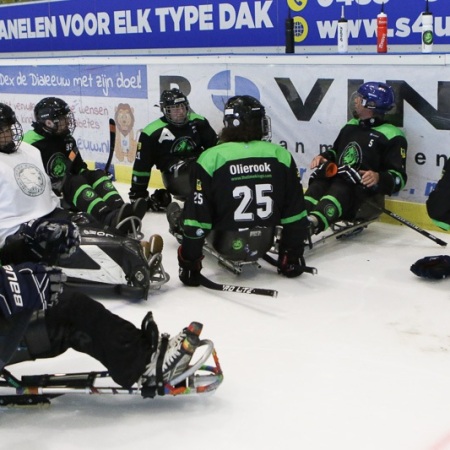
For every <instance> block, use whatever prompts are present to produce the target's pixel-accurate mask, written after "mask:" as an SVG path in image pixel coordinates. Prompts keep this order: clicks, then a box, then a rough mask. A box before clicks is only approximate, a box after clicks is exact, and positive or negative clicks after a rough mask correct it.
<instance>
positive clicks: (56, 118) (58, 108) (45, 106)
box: [34, 97, 76, 135]
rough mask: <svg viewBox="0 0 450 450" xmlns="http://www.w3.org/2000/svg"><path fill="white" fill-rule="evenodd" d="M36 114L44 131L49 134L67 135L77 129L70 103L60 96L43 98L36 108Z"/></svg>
mask: <svg viewBox="0 0 450 450" xmlns="http://www.w3.org/2000/svg"><path fill="white" fill-rule="evenodd" d="M34 115H35V119H36V122H37V123H38V124H39V125H40V126H41V127H42V129H43V131H45V132H47V133H49V134H52V135H67V134H73V132H74V131H75V128H76V122H75V116H74V114H73V112H72V111H71V110H70V107H69V105H68V104H67V103H66V102H65V101H63V100H61V99H59V98H56V97H49V98H45V99H43V100H41V101H40V102H39V103H38V104H37V105H36V106H35V108H34Z"/></svg>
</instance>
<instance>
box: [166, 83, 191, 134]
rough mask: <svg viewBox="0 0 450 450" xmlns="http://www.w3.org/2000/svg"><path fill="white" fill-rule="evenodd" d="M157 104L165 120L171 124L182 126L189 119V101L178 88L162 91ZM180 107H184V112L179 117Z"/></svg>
mask: <svg viewBox="0 0 450 450" xmlns="http://www.w3.org/2000/svg"><path fill="white" fill-rule="evenodd" d="M159 106H160V109H161V112H162V113H163V114H164V117H165V118H166V120H167V122H169V123H171V124H172V125H175V126H182V125H185V124H186V123H187V122H188V121H189V111H190V108H189V101H188V99H187V97H186V96H185V95H184V94H183V93H182V92H181V91H180V90H179V89H176V88H174V89H171V90H166V91H163V93H162V94H161V99H160V101H159ZM182 107H184V114H183V116H181V117H180V115H179V112H180V109H181V108H182Z"/></svg>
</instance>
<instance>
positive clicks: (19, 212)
mask: <svg viewBox="0 0 450 450" xmlns="http://www.w3.org/2000/svg"><path fill="white" fill-rule="evenodd" d="M22 138H23V131H22V126H21V125H20V123H19V122H18V121H17V118H16V115H15V114H14V111H13V110H12V109H11V108H10V107H9V106H8V105H6V104H4V103H0V193H1V196H0V211H1V216H0V248H1V247H3V246H4V244H5V241H6V240H7V238H8V239H10V240H14V241H15V246H14V247H8V248H9V250H8V251H9V253H10V254H11V256H10V257H19V258H22V259H21V261H23V260H24V259H23V258H26V260H28V261H40V260H41V259H42V258H45V259H46V261H48V262H50V263H51V264H54V263H55V262H56V259H55V251H56V252H57V251H58V248H59V246H60V245H68V246H70V247H71V248H72V252H71V254H72V253H73V252H74V251H75V249H76V247H77V245H78V244H79V242H80V236H79V232H78V228H77V226H76V225H74V224H73V223H72V222H70V221H68V220H65V219H67V214H66V213H65V212H64V211H63V210H62V209H61V208H59V199H58V197H57V196H56V195H55V194H54V193H53V191H52V187H51V184H50V180H49V178H48V176H47V174H46V173H45V169H44V166H43V164H42V158H41V155H40V153H39V151H38V150H37V149H36V148H34V147H32V146H31V145H29V144H26V143H24V142H22ZM50 242H51V243H52V244H50ZM67 256H70V255H67Z"/></svg>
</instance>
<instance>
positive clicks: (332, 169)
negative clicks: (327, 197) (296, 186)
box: [309, 161, 338, 180]
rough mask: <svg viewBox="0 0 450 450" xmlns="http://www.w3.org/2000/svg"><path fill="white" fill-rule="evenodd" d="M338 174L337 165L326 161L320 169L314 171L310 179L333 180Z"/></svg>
mask: <svg viewBox="0 0 450 450" xmlns="http://www.w3.org/2000/svg"><path fill="white" fill-rule="evenodd" d="M337 172H338V167H337V165H336V164H335V163H334V162H332V161H326V162H324V163H322V164H321V165H320V166H319V167H317V168H316V169H314V171H313V172H312V173H311V175H310V177H309V179H310V180H315V179H323V178H332V177H334V176H335V175H336V174H337Z"/></svg>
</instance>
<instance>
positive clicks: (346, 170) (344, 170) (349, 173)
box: [337, 166, 361, 184]
mask: <svg viewBox="0 0 450 450" xmlns="http://www.w3.org/2000/svg"><path fill="white" fill-rule="evenodd" d="M337 175H338V176H340V177H341V178H343V179H344V180H345V181H347V183H351V184H361V175H360V174H359V173H358V171H357V170H356V169H354V168H353V167H350V166H340V167H339V168H338V171H337Z"/></svg>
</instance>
